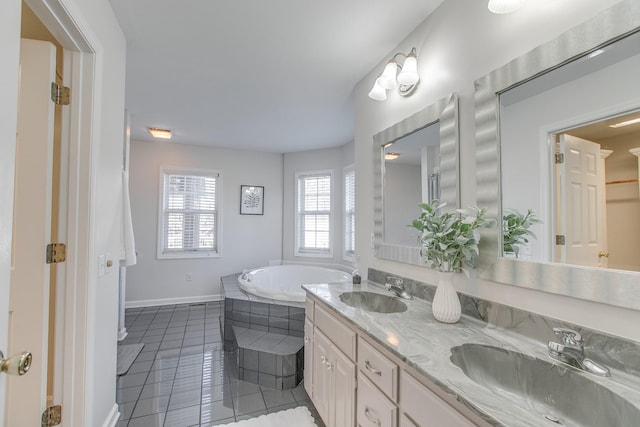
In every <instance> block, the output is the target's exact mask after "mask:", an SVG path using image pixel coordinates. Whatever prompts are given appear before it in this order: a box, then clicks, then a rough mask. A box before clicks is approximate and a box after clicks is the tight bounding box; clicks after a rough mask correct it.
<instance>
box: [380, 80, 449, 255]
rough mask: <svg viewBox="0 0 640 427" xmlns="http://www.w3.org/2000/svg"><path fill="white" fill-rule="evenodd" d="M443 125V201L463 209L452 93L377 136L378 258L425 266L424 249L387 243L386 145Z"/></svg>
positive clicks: (441, 169)
mask: <svg viewBox="0 0 640 427" xmlns="http://www.w3.org/2000/svg"><path fill="white" fill-rule="evenodd" d="M436 122H440V199H441V200H442V201H443V202H446V203H447V209H448V210H454V209H457V208H458V207H459V206H460V154H459V146H460V144H459V142H460V132H459V130H458V97H457V95H456V94H454V93H452V94H449V95H448V96H446V97H444V98H442V99H440V100H438V101H436V102H435V103H433V104H431V105H429V106H428V107H426V108H424V109H423V110H420V111H418V112H417V113H415V114H413V115H411V116H409V117H407V118H405V119H404V120H402V121H400V122H398V123H396V124H395V125H393V126H391V127H389V128H387V129H385V130H383V131H381V132H379V133H377V134H375V135H374V136H373V168H374V173H373V176H374V178H373V179H374V182H373V184H374V200H373V243H374V253H375V256H376V257H377V258H381V259H386V260H390V261H397V262H402V263H405V264H413V265H421V266H424V265H425V264H424V262H423V261H422V257H421V256H420V247H419V246H418V245H417V244H416V246H404V245H396V244H390V243H385V242H384V188H383V184H384V148H383V147H382V146H383V145H384V144H386V143H388V142H391V141H395V140H397V139H399V138H401V137H403V136H406V135H408V134H410V133H413V132H415V131H417V130H419V129H421V128H423V127H425V126H428V125H430V124H433V123H436Z"/></svg>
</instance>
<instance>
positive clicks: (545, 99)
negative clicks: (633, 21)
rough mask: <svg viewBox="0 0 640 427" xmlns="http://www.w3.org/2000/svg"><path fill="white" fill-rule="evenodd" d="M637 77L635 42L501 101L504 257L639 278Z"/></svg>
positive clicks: (639, 55)
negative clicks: (530, 217) (636, 273)
mask: <svg viewBox="0 0 640 427" xmlns="http://www.w3.org/2000/svg"><path fill="white" fill-rule="evenodd" d="M638 75H640V33H634V34H632V35H630V36H627V37H625V38H623V39H621V40H618V41H616V42H615V43H612V44H609V45H607V46H604V47H602V48H599V49H597V50H594V51H591V52H589V53H588V54H586V55H584V56H582V57H580V58H578V59H576V60H574V61H571V62H570V63H568V64H566V65H563V66H562V67H559V68H556V69H554V70H553V71H551V72H548V73H545V74H543V75H541V76H539V77H537V78H535V79H532V80H529V81H527V82H526V83H524V84H521V85H519V86H516V87H514V88H512V89H510V90H507V91H505V92H502V93H501V94H500V95H499V101H500V103H499V104H500V141H501V142H500V144H501V145H500V150H501V172H502V177H501V178H502V182H501V187H502V215H503V236H502V240H503V254H504V256H505V257H518V258H524V259H531V260H537V261H552V262H559V263H566V264H573V265H585V266H594V267H603V268H611V269H622V270H633V271H640V258H638V256H637V253H638V251H639V250H640V223H639V221H638V220H637V219H638V218H640V197H639V195H640V191H639V186H638V157H637V156H636V155H635V154H633V153H634V152H635V153H637V152H638V151H634V149H636V148H640V120H638V122H634V120H635V119H640V113H638V111H640V85H638V84H637V76H638ZM630 150H631V151H630ZM529 213H531V214H532V215H533V219H534V220H533V221H530V222H529V223H528V224H524V225H526V226H525V227H523V228H521V229H520V230H519V232H521V233H523V234H521V236H522V237H523V238H522V239H520V240H517V237H518V236H517V235H516V236H515V237H516V240H514V236H513V235H510V234H509V231H508V228H509V225H513V224H514V223H517V222H518V221H521V222H522V221H524V219H525V217H526V216H527V214H529ZM514 242H515V243H514Z"/></svg>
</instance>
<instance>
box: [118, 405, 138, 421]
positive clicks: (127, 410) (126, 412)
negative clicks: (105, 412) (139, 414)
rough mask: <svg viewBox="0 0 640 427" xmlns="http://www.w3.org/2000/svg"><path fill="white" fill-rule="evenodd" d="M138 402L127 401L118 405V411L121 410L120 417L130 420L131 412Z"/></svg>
mask: <svg viewBox="0 0 640 427" xmlns="http://www.w3.org/2000/svg"><path fill="white" fill-rule="evenodd" d="M135 406H136V402H127V403H120V404H119V405H118V411H120V419H121V420H128V419H129V418H131V414H132V413H133V408H135Z"/></svg>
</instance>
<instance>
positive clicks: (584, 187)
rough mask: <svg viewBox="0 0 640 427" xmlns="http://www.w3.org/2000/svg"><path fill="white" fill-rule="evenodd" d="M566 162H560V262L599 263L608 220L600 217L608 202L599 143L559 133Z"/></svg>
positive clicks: (594, 264)
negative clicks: (603, 207) (561, 235)
mask: <svg viewBox="0 0 640 427" xmlns="http://www.w3.org/2000/svg"><path fill="white" fill-rule="evenodd" d="M560 150H561V152H562V153H564V158H565V161H564V163H562V164H561V165H560V176H561V179H560V200H561V201H562V203H563V205H562V207H561V210H560V212H561V214H560V218H559V223H558V225H559V233H558V234H563V235H565V246H564V247H560V248H559V253H560V255H561V256H560V260H559V261H560V262H566V263H569V264H577V265H587V266H594V267H597V266H598V265H599V257H598V253H599V252H600V251H601V250H603V248H602V240H603V238H604V236H605V235H606V234H605V233H606V228H605V227H606V223H605V222H604V219H603V218H601V213H602V212H603V209H601V206H600V205H601V204H603V203H605V200H606V199H605V194H604V191H605V190H604V185H603V183H604V180H603V179H602V177H601V173H602V170H601V169H602V161H601V159H600V144H597V143H595V142H591V141H587V140H585V139H582V138H577V137H574V136H571V135H566V134H563V135H560Z"/></svg>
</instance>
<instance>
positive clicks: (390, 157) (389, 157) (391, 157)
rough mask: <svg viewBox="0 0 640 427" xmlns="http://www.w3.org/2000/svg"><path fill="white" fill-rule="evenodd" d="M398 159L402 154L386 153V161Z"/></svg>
mask: <svg viewBox="0 0 640 427" xmlns="http://www.w3.org/2000/svg"><path fill="white" fill-rule="evenodd" d="M398 157H400V153H385V155H384V159H385V160H395V159H397V158H398Z"/></svg>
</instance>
